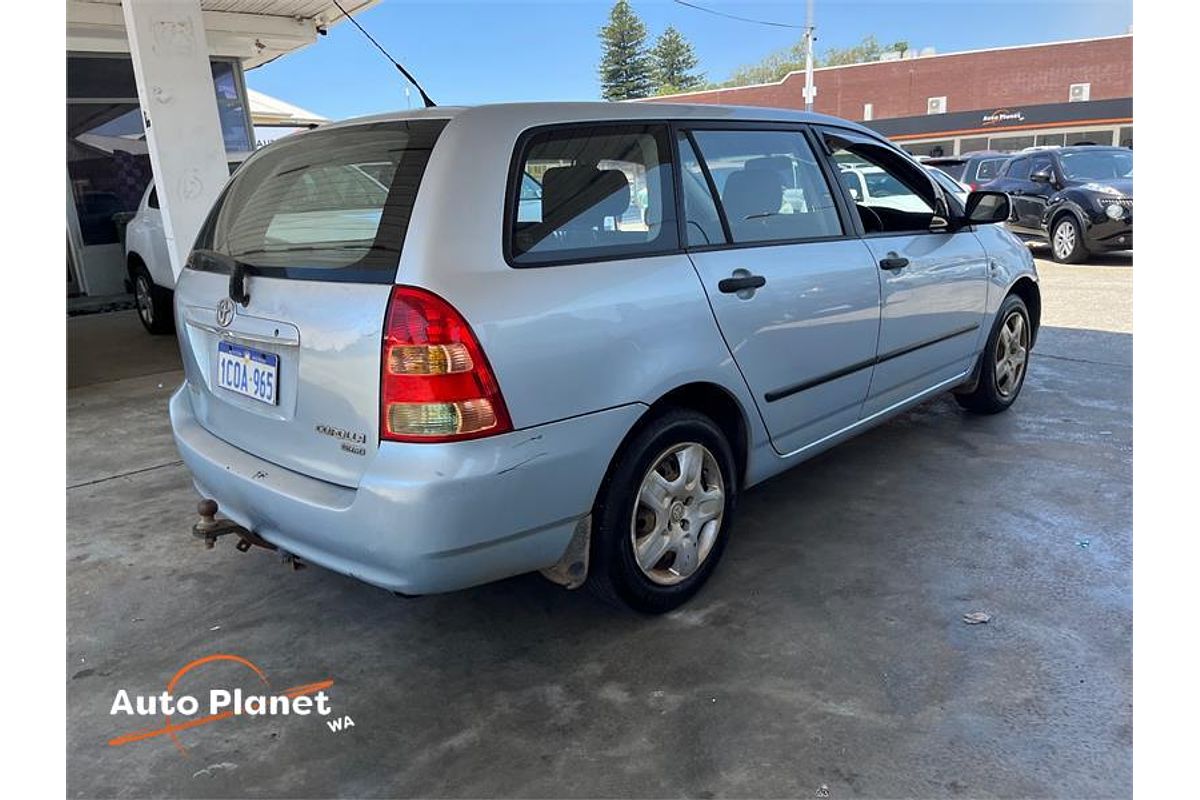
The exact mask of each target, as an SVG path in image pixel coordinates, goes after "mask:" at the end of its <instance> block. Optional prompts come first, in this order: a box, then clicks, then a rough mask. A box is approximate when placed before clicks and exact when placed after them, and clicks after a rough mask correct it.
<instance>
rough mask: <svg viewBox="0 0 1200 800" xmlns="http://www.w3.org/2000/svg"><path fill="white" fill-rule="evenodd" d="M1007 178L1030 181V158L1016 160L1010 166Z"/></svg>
mask: <svg viewBox="0 0 1200 800" xmlns="http://www.w3.org/2000/svg"><path fill="white" fill-rule="evenodd" d="M1005 177H1008V178H1012V179H1014V180H1018V181H1024V180H1028V179H1029V159H1028V158H1018V159H1014V160H1013V162H1012V163H1010V164H1009V165H1008V172H1007V173H1005Z"/></svg>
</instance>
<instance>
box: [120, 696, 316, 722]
mask: <svg viewBox="0 0 1200 800" xmlns="http://www.w3.org/2000/svg"><path fill="white" fill-rule="evenodd" d="M200 708H201V704H200V700H199V699H198V698H197V697H195V696H194V695H190V694H184V695H179V696H178V697H176V696H174V695H172V694H170V693H169V692H166V691H164V692H161V693H159V694H151V695H135V696H132V697H131V696H130V694H129V692H128V691H126V690H125V689H121V690H120V691H118V692H117V695H116V697H114V698H113V704H112V708H111V709H110V710H109V712H108V713H109V714H110V715H112V716H116V715H118V714H126V715H128V716H158V715H168V716H169V715H173V714H182V715H183V716H188V717H190V716H193V715H195V714H197V713H199V712H200ZM207 709H208V713H209V714H210V715H215V714H222V713H226V712H232V713H233V714H246V715H249V716H287V715H290V714H295V715H296V716H299V717H306V716H308V715H309V714H312V713H313V712H314V711H315V712H316V713H317V714H318V715H320V716H322V717H327V716H329V714H330V708H329V695H328V694H326V693H325V691H324V690H321V691H319V692H316V693H315V694H311V695H298V696H296V697H289V696H288V695H284V694H271V695H265V694H247V693H245V692H243V691H242V690H241V689H232V690H230V689H210V690H209V692H208V706H207Z"/></svg>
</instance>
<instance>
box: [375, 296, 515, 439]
mask: <svg viewBox="0 0 1200 800" xmlns="http://www.w3.org/2000/svg"><path fill="white" fill-rule="evenodd" d="M381 361H382V375H381V379H380V385H379V395H380V396H379V401H380V403H379V406H380V408H379V436H380V438H381V439H385V440H390V441H395V442H454V441H460V440H462V439H477V438H479V437H481V436H491V435H493V434H497V433H505V432H507V431H510V430H512V421H511V419H510V418H509V416H508V409H507V408H505V406H504V398H503V397H501V396H500V385H499V384H498V383H497V382H496V376H495V374H494V373H493V372H492V368H491V366H490V365H489V364H488V361H487V357H486V356H484V354H483V349H482V348H481V347H480V346H479V341H478V340H477V339H476V338H475V334H474V333H472V332H471V327H470V326H469V325H468V324H467V321H466V320H464V319H463V318H462V315H461V314H459V313H458V312H457V311H455V310H454V308H453V307H452V306H451V305H450V304H449V303H447V302H446V301H445V300H443V299H442V298H440V297H438V296H437V295H435V294H433V293H432V292H427V291H425V290H424V289H416V288H414V287H412V286H396V287H395V288H393V289H392V296H391V298H390V300H389V301H388V309H387V314H386V316H385V318H384V326H383V354H382V358H381Z"/></svg>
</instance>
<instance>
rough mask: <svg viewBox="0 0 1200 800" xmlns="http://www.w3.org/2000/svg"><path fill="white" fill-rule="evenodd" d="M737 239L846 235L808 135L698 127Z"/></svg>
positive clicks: (698, 143)
mask: <svg viewBox="0 0 1200 800" xmlns="http://www.w3.org/2000/svg"><path fill="white" fill-rule="evenodd" d="M692 137H693V139H694V140H695V142H696V146H697V147H698V148H699V149H700V155H701V157H702V158H703V159H704V163H705V165H706V166H707V167H708V172H709V174H711V175H712V180H713V183H714V184H715V185H716V189H717V192H718V193H719V195H720V198H721V208H722V210H723V211H724V212H725V219H726V221H727V222H728V223H729V232H730V233H731V234H732V236H733V241H734V242H735V243H739V244H740V243H749V242H771V241H792V240H802V239H820V238H824V237H828V236H841V235H842V223H841V220H840V219H839V218H838V212H837V207H836V206H835V205H834V200H833V193H832V192H831V191H830V190H829V184H828V183H827V182H826V181H825V177H824V175H823V174H822V172H821V168H820V167H819V166H818V165H817V160H816V157H815V156H814V155H813V151H812V148H811V147H810V146H809V144H808V140H807V139H806V138H805V137H804V134H802V133H800V132H798V131H782V130H726V131H714V130H697V131H692Z"/></svg>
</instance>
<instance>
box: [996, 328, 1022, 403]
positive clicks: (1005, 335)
mask: <svg viewBox="0 0 1200 800" xmlns="http://www.w3.org/2000/svg"><path fill="white" fill-rule="evenodd" d="M1028 360H1029V325H1027V324H1026V322H1025V316H1024V315H1023V314H1022V313H1021V312H1020V311H1013V312H1011V313H1010V314H1009V315H1008V316H1007V317H1005V318H1004V324H1003V325H1002V326H1001V328H1000V335H999V336H998V337H996V353H995V363H994V368H995V371H996V372H995V375H996V391H997V392H998V393H999V394H1000V396H1001V397H1005V398H1008V397H1012V396H1013V395H1014V394H1016V392H1017V390H1018V389H1020V388H1021V379H1022V378H1024V377H1025V365H1026V363H1027V362H1028Z"/></svg>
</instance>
